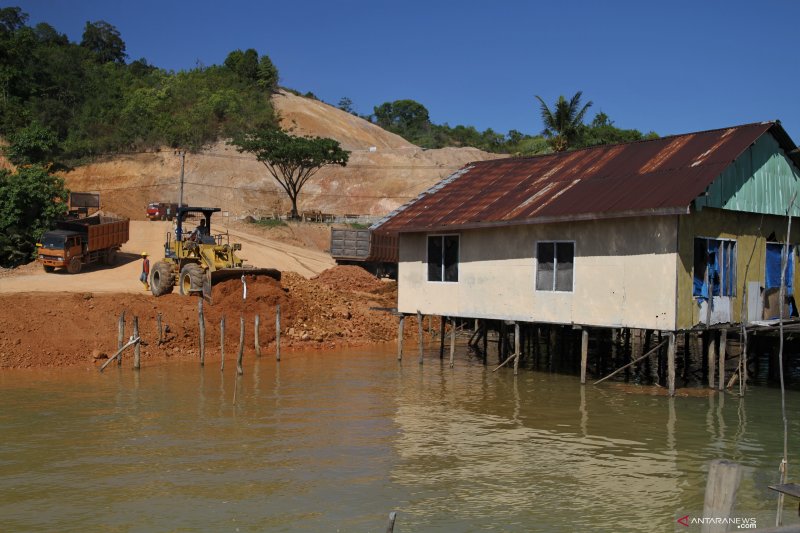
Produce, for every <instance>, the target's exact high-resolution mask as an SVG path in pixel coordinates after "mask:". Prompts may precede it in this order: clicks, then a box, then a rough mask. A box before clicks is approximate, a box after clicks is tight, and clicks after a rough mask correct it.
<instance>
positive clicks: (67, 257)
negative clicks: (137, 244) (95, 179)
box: [36, 215, 130, 274]
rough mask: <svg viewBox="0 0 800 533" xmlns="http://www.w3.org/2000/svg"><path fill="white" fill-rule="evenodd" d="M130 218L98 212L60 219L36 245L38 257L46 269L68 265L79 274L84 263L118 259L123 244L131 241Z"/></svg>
mask: <svg viewBox="0 0 800 533" xmlns="http://www.w3.org/2000/svg"><path fill="white" fill-rule="evenodd" d="M129 230H130V220H128V219H126V218H125V219H120V218H113V217H106V216H100V215H94V216H90V217H85V218H78V219H74V220H64V221H61V222H58V223H57V225H56V229H54V230H51V231H46V232H45V233H44V234H43V235H42V238H41V241H40V242H39V243H38V244H37V245H36V247H37V249H38V257H37V260H38V261H39V262H40V263H41V264H42V267H43V268H44V271H45V272H53V271H54V270H55V269H56V268H66V270H67V272H69V273H70V274H77V273H78V272H80V271H81V268H83V266H84V265H88V264H91V263H95V262H98V261H101V262H103V263H104V264H106V265H113V264H114V263H115V262H116V258H117V252H119V249H120V247H121V246H122V245H123V244H125V243H126V242H128V235H129Z"/></svg>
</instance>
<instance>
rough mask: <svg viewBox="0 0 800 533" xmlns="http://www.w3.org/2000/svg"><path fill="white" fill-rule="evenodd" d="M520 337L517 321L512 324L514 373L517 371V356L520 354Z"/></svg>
mask: <svg viewBox="0 0 800 533" xmlns="http://www.w3.org/2000/svg"><path fill="white" fill-rule="evenodd" d="M519 341H520V338H519V322H516V323H515V324H514V375H515V376H516V375H517V372H518V371H519V356H520V353H519V351H520V347H519V345H520V342H519Z"/></svg>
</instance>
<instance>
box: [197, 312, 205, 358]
mask: <svg viewBox="0 0 800 533" xmlns="http://www.w3.org/2000/svg"><path fill="white" fill-rule="evenodd" d="M197 320H198V321H199V323H200V366H204V365H205V364H206V320H205V317H204V316H203V299H202V298H199V299H198V300H197Z"/></svg>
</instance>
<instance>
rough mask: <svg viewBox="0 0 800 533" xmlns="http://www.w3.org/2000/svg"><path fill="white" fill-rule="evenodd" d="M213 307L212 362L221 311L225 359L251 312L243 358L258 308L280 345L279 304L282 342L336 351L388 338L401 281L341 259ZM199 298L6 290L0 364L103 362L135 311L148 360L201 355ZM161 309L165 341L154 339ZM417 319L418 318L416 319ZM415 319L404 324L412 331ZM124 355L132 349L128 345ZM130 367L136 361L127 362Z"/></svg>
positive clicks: (209, 310) (227, 287)
mask: <svg viewBox="0 0 800 533" xmlns="http://www.w3.org/2000/svg"><path fill="white" fill-rule="evenodd" d="M213 296H214V305H211V306H209V305H204V314H205V323H206V359H207V360H208V361H215V360H216V361H219V353H220V352H219V346H220V328H219V324H220V319H221V318H222V317H223V316H225V320H226V330H225V345H226V354H227V355H226V358H228V359H232V358H235V357H236V352H237V349H238V342H239V327H240V322H239V319H240V317H241V316H244V319H245V358H252V357H254V351H255V350H254V346H253V345H254V333H253V324H254V319H255V315H256V314H259V316H260V321H261V327H260V328H259V333H260V341H261V345H262V356H272V355H273V354H274V346H275V344H274V343H275V311H276V306H277V305H280V308H281V326H282V327H281V349H282V350H288V351H291V350H293V349H331V348H336V347H343V346H355V345H365V344H372V343H380V342H386V341H392V340H394V339H396V337H397V318H396V317H395V316H393V315H391V314H390V313H388V312H385V311H379V310H372V309H371V308H376V307H383V308H391V307H394V306H395V305H396V301H397V286H396V284H395V283H394V282H387V281H382V280H379V279H377V278H375V277H374V276H372V275H371V274H369V273H367V272H365V271H363V270H362V269H360V268H358V267H350V266H338V267H335V268H332V269H329V270H326V271H325V272H323V273H322V274H320V275H319V276H317V277H315V278H312V279H305V278H303V277H302V276H300V275H298V274H294V273H285V274H284V275H283V279H282V281H281V282H280V283H279V282H277V281H275V280H273V279H271V278H266V277H261V278H251V279H249V280H248V281H247V299H246V300H244V301H242V283H241V281H240V280H229V281H226V282H224V283H222V284H220V285H218V286H216V287H214V294H213ZM198 301H199V300H198V299H197V298H187V297H183V296H179V295H178V294H170V295H167V296H163V297H160V298H155V297H153V296H151V295H150V294H149V293H146V292H144V291H142V293H141V294H92V293H83V294H81V293H73V294H69V293H16V294H2V295H0V323H2V324H3V325H4V327H3V333H2V335H0V368H19V367H58V366H75V365H78V366H84V367H86V368H96V367H99V366H100V365H101V364H102V363H103V362H105V360H106V358H107V357H108V356H110V355H113V354H114V352H116V346H117V320H118V318H119V316H120V314H121V313H122V312H123V311H124V312H125V314H126V329H125V336H126V337H128V336H130V335H131V330H132V320H133V317H134V316H136V317H138V320H139V332H140V335H141V337H142V339H143V341H144V342H143V346H142V365H152V364H160V363H164V362H166V361H170V360H197V359H198V358H199V321H198ZM159 314H161V316H162V323H163V324H164V326H165V330H168V331H167V332H166V333H165V334H164V336H163V339H164V341H163V342H162V343H161V344H159V343H158V331H157V320H156V317H157V316H158V315H159ZM411 320H412V321H413V318H411ZM416 330H417V328H416V325H407V327H406V328H405V331H406V334H407V335H408V336H409V338H411V336H413V335H414V334H415V333H416ZM125 356H126V357H128V358H129V357H131V356H132V352H131V351H126V353H125ZM125 364H130V362H128V363H125Z"/></svg>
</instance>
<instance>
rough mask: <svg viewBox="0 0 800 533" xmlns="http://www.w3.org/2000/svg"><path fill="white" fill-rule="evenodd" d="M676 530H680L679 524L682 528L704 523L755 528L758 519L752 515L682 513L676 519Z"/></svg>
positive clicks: (733, 527) (731, 527)
mask: <svg viewBox="0 0 800 533" xmlns="http://www.w3.org/2000/svg"><path fill="white" fill-rule="evenodd" d="M677 523H678V524H679V525H678V526H676V531H680V530H681V528H680V526H683V527H684V528H691V527H692V526H704V525H725V526H728V529H757V528H758V521H757V520H756V518H755V517H754V516H730V517H725V518H721V517H714V516H691V515H688V514H687V515H684V516H681V517H679V518H678V519H677Z"/></svg>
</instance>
